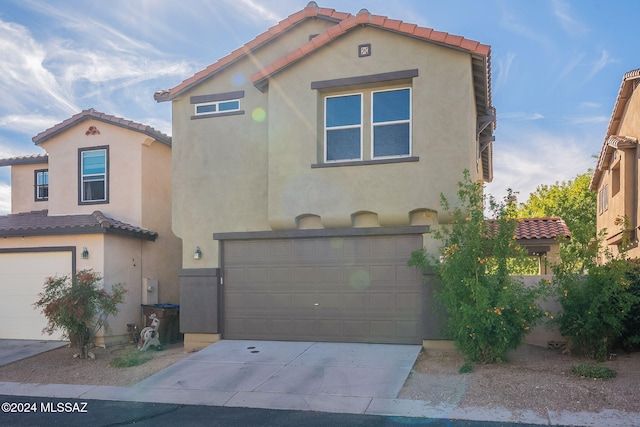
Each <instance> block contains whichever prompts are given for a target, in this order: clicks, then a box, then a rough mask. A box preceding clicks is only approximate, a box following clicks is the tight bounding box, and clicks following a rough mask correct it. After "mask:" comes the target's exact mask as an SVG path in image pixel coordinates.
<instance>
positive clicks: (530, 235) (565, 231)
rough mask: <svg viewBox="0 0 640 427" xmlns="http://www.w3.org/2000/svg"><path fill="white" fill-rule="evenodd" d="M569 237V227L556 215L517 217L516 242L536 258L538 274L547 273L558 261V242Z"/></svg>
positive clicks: (564, 240) (567, 239)
mask: <svg viewBox="0 0 640 427" xmlns="http://www.w3.org/2000/svg"><path fill="white" fill-rule="evenodd" d="M570 239H571V232H570V231H569V227H567V224H566V223H565V222H564V220H562V218H558V217H546V218H519V219H518V225H517V227H516V242H517V243H518V244H519V245H520V246H522V247H523V248H524V249H526V250H527V255H529V256H532V257H536V258H538V274H539V275H549V274H552V272H551V265H552V264H554V263H557V262H559V261H560V243H561V242H568V241H569V240H570Z"/></svg>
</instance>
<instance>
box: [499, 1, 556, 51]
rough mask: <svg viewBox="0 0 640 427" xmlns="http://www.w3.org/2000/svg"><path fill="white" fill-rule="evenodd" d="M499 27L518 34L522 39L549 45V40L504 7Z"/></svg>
mask: <svg viewBox="0 0 640 427" xmlns="http://www.w3.org/2000/svg"><path fill="white" fill-rule="evenodd" d="M500 25H501V26H502V27H503V28H505V29H506V30H508V31H510V32H512V33H515V34H518V35H520V36H522V37H524V38H527V39H529V40H532V41H534V42H537V43H539V44H542V45H545V46H547V45H549V44H550V43H549V40H548V39H547V38H546V37H545V36H543V35H542V33H541V32H540V31H537V30H536V29H534V28H532V27H529V26H527V25H526V24H524V23H523V22H522V21H521V20H518V18H517V17H516V16H515V15H514V14H513V13H511V12H509V11H508V10H506V9H505V8H504V7H503V9H502V14H501V15H500Z"/></svg>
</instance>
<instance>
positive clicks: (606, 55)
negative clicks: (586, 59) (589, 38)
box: [586, 49, 615, 81]
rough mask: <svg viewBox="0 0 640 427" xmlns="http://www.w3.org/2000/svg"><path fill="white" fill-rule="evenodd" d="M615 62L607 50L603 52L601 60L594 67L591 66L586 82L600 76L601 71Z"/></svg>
mask: <svg viewBox="0 0 640 427" xmlns="http://www.w3.org/2000/svg"><path fill="white" fill-rule="evenodd" d="M614 62H615V60H613V59H611V58H610V56H609V52H608V51H607V50H605V49H603V50H602V53H601V54H600V58H598V59H597V60H596V61H595V62H594V63H593V65H592V66H591V70H590V71H589V73H588V74H587V77H586V80H587V81H588V80H591V79H592V78H593V76H595V75H596V74H598V72H599V71H600V70H602V69H603V68H604V67H606V66H607V65H608V64H611V63H614Z"/></svg>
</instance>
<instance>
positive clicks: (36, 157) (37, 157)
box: [0, 154, 49, 166]
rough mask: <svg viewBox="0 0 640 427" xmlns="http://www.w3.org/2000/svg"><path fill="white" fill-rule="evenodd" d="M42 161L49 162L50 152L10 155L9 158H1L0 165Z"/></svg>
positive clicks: (30, 163)
mask: <svg viewBox="0 0 640 427" xmlns="http://www.w3.org/2000/svg"><path fill="white" fill-rule="evenodd" d="M40 163H49V155H48V154H29V155H26V156H18V157H9V158H7V159H0V166H15V165H37V164H40Z"/></svg>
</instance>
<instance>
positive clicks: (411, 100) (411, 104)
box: [369, 86, 413, 160]
mask: <svg viewBox="0 0 640 427" xmlns="http://www.w3.org/2000/svg"><path fill="white" fill-rule="evenodd" d="M405 89H408V90H409V118H408V119H406V120H395V121H389V122H382V123H378V124H376V123H374V122H373V95H374V94H376V93H381V92H393V91H399V90H405ZM369 117H370V119H371V158H372V159H376V160H377V159H399V158H402V157H411V155H412V153H413V144H412V139H413V129H412V128H413V126H412V125H411V124H412V121H413V91H412V90H411V86H406V87H395V88H391V89H382V90H374V91H371V112H370V116H369ZM401 123H408V124H409V153H407V154H399V155H392V156H376V155H375V137H374V135H375V132H374V130H375V127H376V126H385V125H392V124H401Z"/></svg>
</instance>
